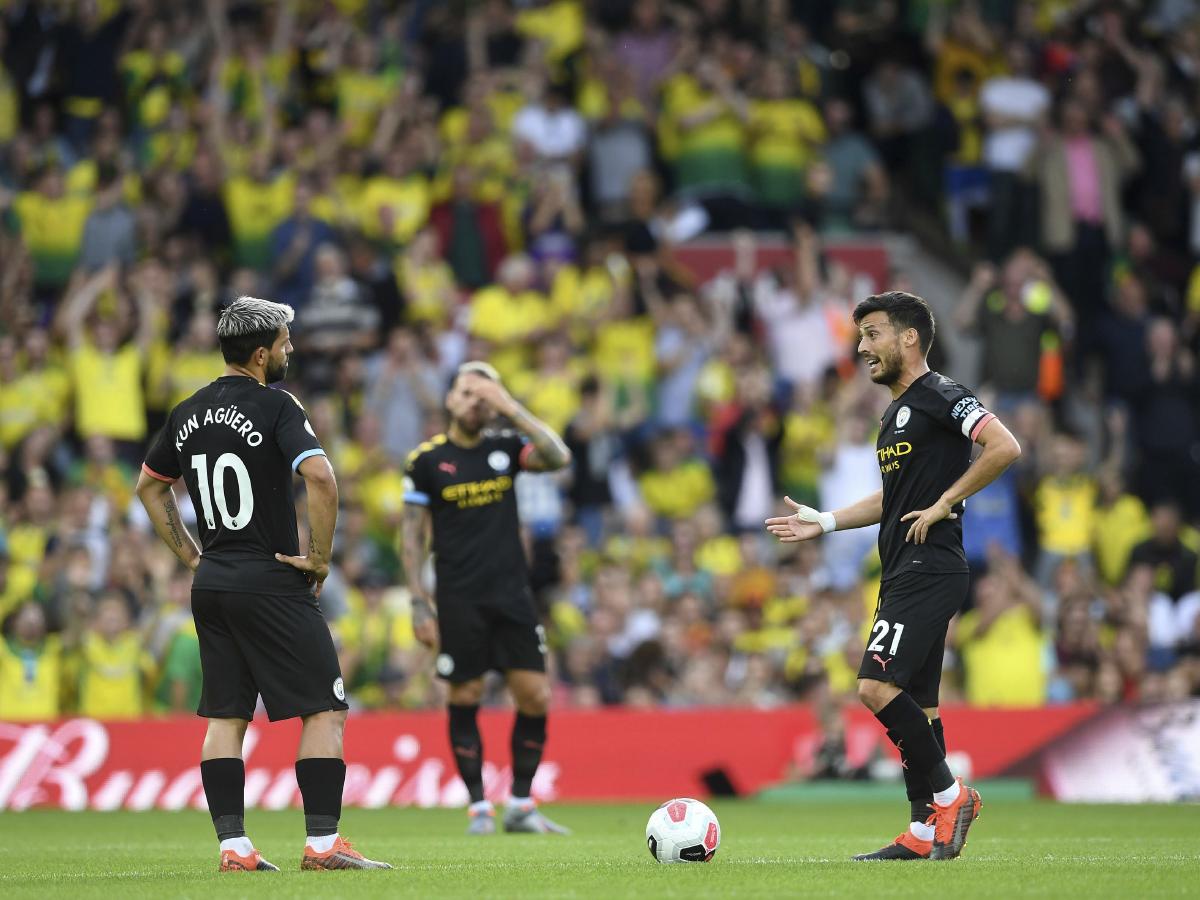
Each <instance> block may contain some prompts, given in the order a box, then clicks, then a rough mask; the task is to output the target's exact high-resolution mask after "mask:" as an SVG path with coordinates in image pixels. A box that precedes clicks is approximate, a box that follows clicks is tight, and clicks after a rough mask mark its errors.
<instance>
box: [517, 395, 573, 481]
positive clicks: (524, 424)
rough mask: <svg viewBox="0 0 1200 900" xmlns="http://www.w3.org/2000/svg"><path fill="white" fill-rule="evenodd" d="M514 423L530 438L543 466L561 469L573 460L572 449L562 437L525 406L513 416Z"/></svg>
mask: <svg viewBox="0 0 1200 900" xmlns="http://www.w3.org/2000/svg"><path fill="white" fill-rule="evenodd" d="M513 424H514V425H516V426H517V429H518V430H519V431H520V432H521V433H522V434H524V435H526V436H527V437H528V438H529V441H530V443H532V444H533V446H534V449H536V450H537V452H538V456H539V457H540V458H541V463H542V467H543V468H546V469H550V470H555V469H561V468H563V467H564V466H566V465H567V463H569V462H570V461H571V451H569V450H568V449H567V445H566V444H564V443H563V440H562V438H560V437H559V436H558V435H557V434H556V433H555V431H554V429H553V428H551V427H550V426H549V425H547V424H546V423H545V422H543V421H541V420H540V419H539V418H538V417H537V416H535V415H533V413H531V412H529V410H527V409H525V408H524V407H521V408H520V409H518V410H517V413H516V415H515V416H513Z"/></svg>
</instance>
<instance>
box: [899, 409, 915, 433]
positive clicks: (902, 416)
mask: <svg viewBox="0 0 1200 900" xmlns="http://www.w3.org/2000/svg"><path fill="white" fill-rule="evenodd" d="M911 415H912V410H910V409H909V408H908V407H907V406H902V407H900V411H899V412H897V413H896V427H897V428H903V427H904V426H905V425H907V424H908V419H909V416H911Z"/></svg>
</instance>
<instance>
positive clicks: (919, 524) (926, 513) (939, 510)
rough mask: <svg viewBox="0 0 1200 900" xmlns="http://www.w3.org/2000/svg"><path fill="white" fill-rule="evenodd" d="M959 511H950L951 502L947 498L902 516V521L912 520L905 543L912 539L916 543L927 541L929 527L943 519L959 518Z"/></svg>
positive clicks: (905, 536)
mask: <svg viewBox="0 0 1200 900" xmlns="http://www.w3.org/2000/svg"><path fill="white" fill-rule="evenodd" d="M957 518H958V513H952V512H950V504H949V503H947V502H946V501H945V500H938V502H937V503H935V504H933V506H931V507H929V508H928V509H916V510H913V511H912V512H910V513H908V514H907V515H904V516H901V517H900V521H901V522H912V524H911V525H909V526H908V534H906V535H904V543H906V544H907V543H908V542H909V541H912V542H913V543H916V544H923V543H925V538H927V537H928V536H929V529H930V528H931V527H932V526H933V525H934V523H936V522H940V521H942V519H957Z"/></svg>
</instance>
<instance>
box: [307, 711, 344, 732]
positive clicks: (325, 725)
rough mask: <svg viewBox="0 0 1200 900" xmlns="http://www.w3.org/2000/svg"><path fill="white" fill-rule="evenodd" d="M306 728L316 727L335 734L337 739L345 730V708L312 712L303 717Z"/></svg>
mask: <svg viewBox="0 0 1200 900" xmlns="http://www.w3.org/2000/svg"><path fill="white" fill-rule="evenodd" d="M304 725H305V727H306V728H317V729H319V730H321V731H324V732H328V733H330V734H333V735H335V736H336V737H337V738H338V739H339V740H340V739H341V736H342V733H343V732H344V731H345V730H346V710H344V709H327V710H325V711H324V712H319V713H313V714H312V715H311V716H307V717H305V719H304Z"/></svg>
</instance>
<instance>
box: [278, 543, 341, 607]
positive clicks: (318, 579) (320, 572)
mask: <svg viewBox="0 0 1200 900" xmlns="http://www.w3.org/2000/svg"><path fill="white" fill-rule="evenodd" d="M275 558H276V559H277V560H279V562H281V563H287V564H288V565H289V566H291V567H292V568H293V569H299V570H300V571H301V572H303V573H304V574H305V575H306V576H308V583H309V584H311V585H312V586H313V594H314V595H315V596H317V597H320V596H321V587H322V586H323V585H324V584H325V579H326V578H327V577H328V576H329V563H327V562H322V561H320V560H317V559H314V558H313V557H311V556H288V555H286V554H284V553H276V554H275Z"/></svg>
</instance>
